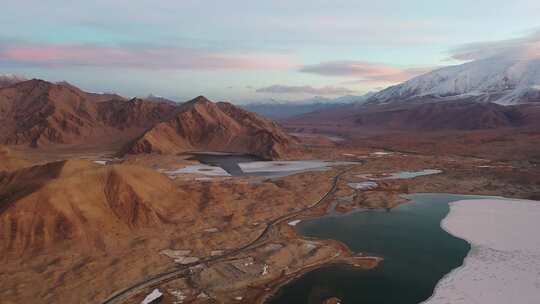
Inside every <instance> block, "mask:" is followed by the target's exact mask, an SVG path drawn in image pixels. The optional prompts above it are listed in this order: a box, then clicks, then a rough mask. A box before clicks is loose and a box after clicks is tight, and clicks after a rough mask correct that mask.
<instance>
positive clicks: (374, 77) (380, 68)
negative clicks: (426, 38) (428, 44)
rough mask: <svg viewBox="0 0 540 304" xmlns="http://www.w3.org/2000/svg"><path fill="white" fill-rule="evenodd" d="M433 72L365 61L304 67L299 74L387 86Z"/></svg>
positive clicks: (428, 69)
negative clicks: (344, 78) (342, 78)
mask: <svg viewBox="0 0 540 304" xmlns="http://www.w3.org/2000/svg"><path fill="white" fill-rule="evenodd" d="M431 70H433V67H421V68H398V67H394V66H390V65H385V64H380V63H372V62H366V61H352V60H348V61H329V62H322V63H319V64H313V65H306V66H303V67H302V68H300V72H304V73H311V74H317V75H322V76H336V77H346V78H355V79H354V80H351V81H346V82H344V84H359V83H362V84H389V83H399V82H403V81H406V80H409V79H411V78H413V77H416V76H419V75H422V74H424V73H427V72H429V71H431Z"/></svg>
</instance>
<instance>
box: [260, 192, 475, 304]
mask: <svg viewBox="0 0 540 304" xmlns="http://www.w3.org/2000/svg"><path fill="white" fill-rule="evenodd" d="M407 198H409V199H411V202H409V203H406V204H403V205H401V206H399V207H397V208H395V209H393V210H391V211H362V212H354V213H350V214H347V215H328V216H325V217H321V218H318V219H313V220H307V221H303V222H301V223H299V224H298V225H297V226H296V227H297V229H298V231H299V232H300V233H301V234H302V235H305V236H308V237H315V238H322V239H335V240H339V241H341V242H343V243H345V244H346V245H347V246H349V248H350V249H351V250H353V251H355V252H362V253H366V254H373V255H378V256H382V257H384V261H383V262H382V263H381V264H380V265H379V266H378V267H377V268H375V269H373V270H368V271H362V270H357V269H354V268H352V267H350V266H346V265H335V266H327V267H324V268H320V269H317V270H314V271H311V272H309V273H307V274H305V275H303V276H302V277H300V278H299V279H297V280H295V281H293V282H291V283H289V284H287V285H285V286H284V287H282V288H281V289H280V290H279V291H278V293H276V295H275V296H274V297H273V298H272V299H271V300H269V303H273V304H276V303H283V304H285V303H295V304H296V303H297V304H301V303H309V304H311V303H317V304H320V303H322V301H324V300H325V299H328V298H331V297H337V298H339V299H341V300H342V303H354V304H356V303H358V304H374V303H376V304H416V303H421V302H422V301H424V300H427V299H428V298H429V297H430V296H431V295H432V294H433V291H434V289H435V286H436V284H437V282H438V281H439V280H440V279H441V278H442V277H443V276H444V275H446V274H447V273H449V272H450V271H451V270H452V269H454V268H457V267H459V266H461V264H462V263H463V259H464V258H465V256H466V255H467V253H468V252H469V250H470V245H469V244H468V243H467V242H465V241H464V240H461V239H458V238H456V237H454V236H452V235H450V234H448V233H447V232H445V231H444V230H442V228H441V227H440V222H441V220H442V219H443V218H444V217H446V215H447V214H448V212H449V205H448V203H450V202H453V201H458V200H465V199H477V198H485V197H481V196H464V195H451V194H414V195H409V196H407Z"/></svg>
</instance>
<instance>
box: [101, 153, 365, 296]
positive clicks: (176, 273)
mask: <svg viewBox="0 0 540 304" xmlns="http://www.w3.org/2000/svg"><path fill="white" fill-rule="evenodd" d="M362 163H363V162H359V164H362ZM352 168H354V167H347V168H345V169H343V170H341V171H339V173H338V174H337V175H335V176H334V177H333V179H332V187H331V188H330V189H329V190H328V191H327V192H326V193H325V194H324V195H323V196H322V197H321V198H320V199H319V200H318V201H317V202H315V203H313V204H311V205H309V206H308V207H305V208H302V209H300V210H297V211H294V212H291V213H287V214H285V215H282V216H280V217H278V218H276V219H273V220H271V221H270V222H268V223H267V225H266V228H265V229H264V230H263V231H262V232H261V234H260V235H259V236H258V237H257V238H256V239H254V240H253V241H251V242H249V243H247V244H246V245H244V246H242V247H239V248H236V249H233V250H230V251H227V252H226V253H224V254H222V255H218V256H212V257H207V258H205V259H201V260H200V261H198V262H195V263H191V264H186V265H182V266H180V267H176V268H175V269H173V270H170V271H167V272H163V273H160V274H157V275H154V276H153V277H151V278H148V279H146V280H143V281H140V282H138V283H136V284H133V285H132V286H130V287H128V288H126V289H123V290H121V291H118V292H116V293H114V294H113V295H111V296H110V297H109V298H108V299H106V300H105V301H103V302H102V304H118V303H122V302H123V301H125V300H127V299H129V298H130V297H131V296H132V295H134V294H136V293H138V292H140V291H142V290H144V289H146V288H148V287H152V286H155V285H159V284H162V283H165V282H168V281H171V280H174V279H178V278H181V277H185V276H186V275H188V274H189V273H190V268H191V267H194V266H197V265H201V264H205V263H208V262H215V261H217V260H221V259H224V258H228V257H231V256H234V255H236V254H238V253H240V252H242V251H245V250H248V249H252V248H254V247H257V246H259V245H260V244H261V243H262V242H263V241H264V240H265V239H266V238H267V237H268V235H269V234H270V231H271V230H272V229H273V228H274V227H275V226H277V225H279V224H281V223H283V222H284V221H288V220H291V219H292V218H294V217H296V216H298V215H300V214H301V213H303V212H306V211H309V210H312V209H315V208H317V207H318V206H319V205H321V204H322V203H323V202H324V201H325V200H326V199H327V198H328V197H330V196H331V195H332V194H333V193H334V192H335V191H336V189H337V185H338V183H339V180H340V178H341V177H342V176H343V175H344V174H345V173H347V172H348V171H350V170H351V169H352Z"/></svg>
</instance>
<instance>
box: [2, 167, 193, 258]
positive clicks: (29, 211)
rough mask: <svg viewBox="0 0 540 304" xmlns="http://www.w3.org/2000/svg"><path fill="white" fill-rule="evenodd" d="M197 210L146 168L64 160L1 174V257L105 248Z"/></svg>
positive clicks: (183, 196) (175, 189) (162, 178)
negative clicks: (121, 238) (123, 238)
mask: <svg viewBox="0 0 540 304" xmlns="http://www.w3.org/2000/svg"><path fill="white" fill-rule="evenodd" d="M179 198H180V199H179ZM195 211H196V205H195V204H194V202H192V201H191V200H190V199H189V198H188V197H186V196H185V195H184V194H183V193H182V191H181V190H179V189H178V188H177V187H175V186H174V185H173V184H172V183H171V182H170V180H169V179H168V178H167V177H166V176H163V175H161V174H159V173H157V172H155V171H153V170H149V169H145V168H142V167H135V166H126V165H115V166H100V165H97V164H93V163H90V162H88V161H63V162H55V163H49V164H46V165H42V166H35V167H30V168H25V169H21V170H18V171H15V172H11V173H0V252H2V253H3V255H4V257H7V256H11V255H26V254H30V253H31V254H36V253H39V252H43V251H45V250H47V251H50V250H55V249H58V248H62V246H67V247H69V248H71V247H73V248H76V250H81V249H84V248H86V249H88V250H95V249H102V250H105V248H107V247H114V246H115V242H117V241H118V238H119V236H121V235H124V236H126V235H127V234H131V233H135V232H137V231H139V232H140V231H142V230H143V229H144V228H146V227H152V228H154V229H155V228H157V227H160V226H163V225H167V224H174V223H177V222H178V221H180V220H182V219H183V218H184V217H186V216H192V215H193V214H194V212H195ZM105 231H106V232H107V233H103V232H105ZM64 248H65V247H64Z"/></svg>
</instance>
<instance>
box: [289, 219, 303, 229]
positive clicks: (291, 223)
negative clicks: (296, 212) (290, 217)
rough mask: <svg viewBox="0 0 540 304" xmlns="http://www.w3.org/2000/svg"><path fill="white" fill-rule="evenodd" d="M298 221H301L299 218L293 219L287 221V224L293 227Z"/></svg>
mask: <svg viewBox="0 0 540 304" xmlns="http://www.w3.org/2000/svg"><path fill="white" fill-rule="evenodd" d="M300 222H301V220H294V221H290V222H288V223H287V224H288V225H289V226H293V227H294V226H296V225H298V224H299V223H300Z"/></svg>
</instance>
